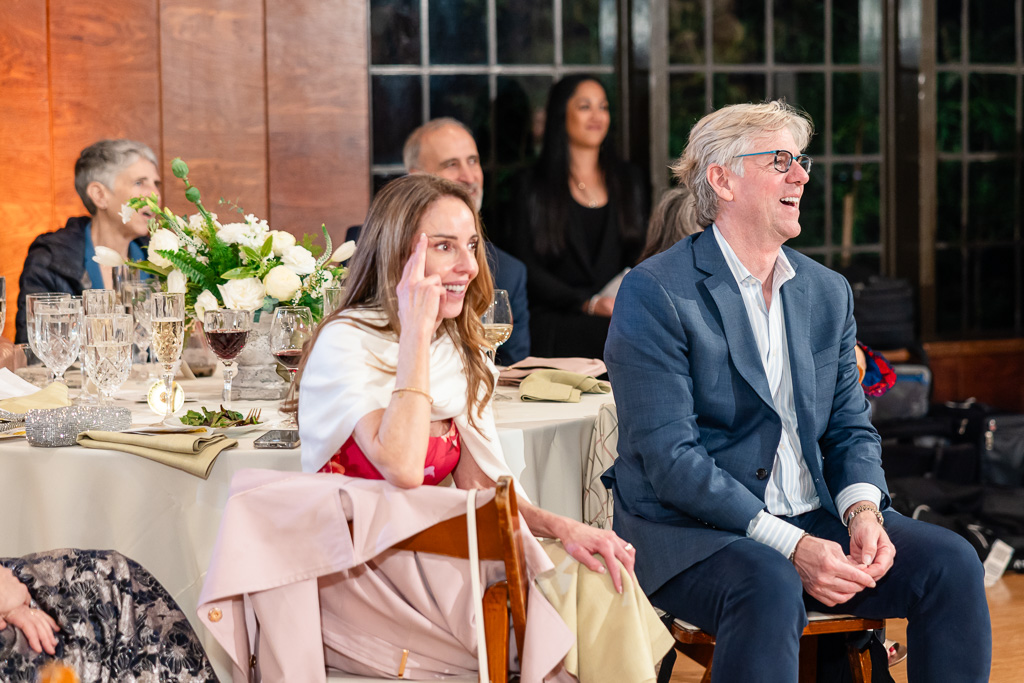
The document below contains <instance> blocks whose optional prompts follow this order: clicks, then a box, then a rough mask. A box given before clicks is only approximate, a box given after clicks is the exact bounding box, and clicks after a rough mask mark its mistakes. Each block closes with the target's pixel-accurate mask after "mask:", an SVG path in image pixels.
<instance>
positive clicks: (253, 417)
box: [245, 408, 263, 424]
mask: <svg viewBox="0 0 1024 683" xmlns="http://www.w3.org/2000/svg"><path fill="white" fill-rule="evenodd" d="M261 412H263V411H262V410H260V409H259V408H253V409H252V410H250V411H249V414H248V415H246V416H245V424H256V423H257V422H259V421H260V413H261Z"/></svg>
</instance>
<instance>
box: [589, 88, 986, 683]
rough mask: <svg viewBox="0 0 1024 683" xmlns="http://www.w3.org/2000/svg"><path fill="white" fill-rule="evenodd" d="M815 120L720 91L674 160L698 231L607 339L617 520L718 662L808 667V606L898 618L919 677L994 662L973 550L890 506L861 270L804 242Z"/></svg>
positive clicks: (659, 594)
mask: <svg viewBox="0 0 1024 683" xmlns="http://www.w3.org/2000/svg"><path fill="white" fill-rule="evenodd" d="M811 133H812V129H811V124H810V121H809V120H808V119H807V118H806V116H805V115H804V114H802V113H801V112H798V111H797V110H795V109H793V108H792V107H790V106H788V105H786V104H785V103H783V102H768V103H764V104H743V105H735V106H731V107H725V108H724V109H721V110H719V111H717V112H714V113H712V114H709V115H707V116H705V117H704V118H703V119H702V120H701V121H699V122H698V123H697V124H696V125H695V126H694V128H693V130H692V131H691V132H690V138H689V143H688V144H687V147H686V150H685V151H684V152H683V155H682V157H681V158H680V160H679V161H678V162H677V164H676V165H675V167H674V171H675V173H676V175H677V177H679V178H680V179H681V180H682V181H683V182H684V183H685V184H686V185H687V187H689V189H690V191H691V192H692V193H693V195H694V197H695V200H696V202H697V216H698V220H699V222H700V224H701V225H704V226H709V227H708V228H707V229H706V230H705V231H704V232H702V233H698V234H696V235H693V236H691V237H688V238H686V239H684V240H683V241H681V242H679V243H678V244H676V245H675V246H674V247H672V248H671V249H669V250H668V251H666V252H664V253H662V254H660V255H658V256H654V257H652V258H650V259H648V260H646V261H644V262H643V263H641V264H640V265H639V266H638V267H636V268H634V269H633V271H632V272H630V273H629V275H627V276H626V278H625V280H624V281H623V283H622V288H621V289H620V290H619V294H618V298H617V300H616V305H615V313H614V315H613V317H612V322H611V330H610V332H609V335H608V342H607V345H606V347H605V361H606V362H607V364H608V372H609V375H610V376H611V381H612V386H613V387H614V388H615V402H616V404H617V405H618V413H619V429H620V432H619V458H618V460H617V461H616V463H615V465H614V466H613V467H612V468H611V469H610V470H609V471H608V473H607V474H606V483H609V484H611V485H612V487H613V491H614V497H615V521H614V525H615V530H616V531H617V532H618V533H619V535H620V536H621V537H622V538H624V539H626V540H628V541H629V542H631V543H632V544H633V545H634V546H635V548H636V551H637V560H636V573H637V577H638V578H639V580H640V583H641V585H643V587H644V590H645V591H647V593H648V595H649V596H650V598H651V602H652V603H653V604H654V605H656V606H658V607H660V608H662V609H664V610H666V611H667V612H669V613H671V614H673V615H674V616H677V617H681V618H683V619H685V620H687V621H689V622H692V623H694V624H696V625H697V626H699V627H701V628H702V629H704V630H706V631H708V632H709V633H712V634H714V635H715V637H716V640H717V645H716V647H715V654H714V661H713V666H712V680H713V681H730V682H732V681H759V682H768V681H778V682H779V683H792V682H793V681H795V680H797V670H798V647H799V639H800V633H801V632H802V631H803V628H804V626H805V625H806V624H807V616H806V609H815V610H820V611H825V612H837V613H852V614H855V615H858V616H863V617H874V618H886V617H905V618H907V619H908V620H909V626H908V630H907V635H908V650H909V652H910V657H909V658H908V660H907V662H908V677H909V680H910V681H912V682H925V681H929V682H930V681H957V682H958V683H966V682H969V681H987V680H988V673H989V668H990V660H991V650H992V637H991V626H990V623H989V615H988V606H987V604H986V601H985V592H984V585H983V569H982V566H981V563H980V562H979V560H978V556H977V554H976V553H975V551H974V550H973V549H972V548H971V546H970V545H969V544H968V543H967V542H966V541H965V540H963V539H962V538H960V537H959V536H957V535H956V534H954V533H952V532H950V531H947V530H946V529H942V528H940V527H936V526H932V525H929V524H925V523H922V522H917V521H915V520H912V519H907V518H905V517H903V516H901V515H899V514H898V513H896V512H894V511H893V510H891V509H890V506H889V504H890V500H889V495H888V491H887V489H886V484H885V478H884V475H883V472H882V468H881V457H880V448H879V438H878V435H877V433H876V432H875V430H874V429H873V427H872V426H871V423H870V420H869V408H868V403H867V401H866V400H865V398H864V392H863V390H862V389H861V387H860V385H859V383H858V374H857V367H856V359H855V354H854V347H855V333H856V330H855V325H854V319H853V297H852V294H851V291H850V287H849V284H848V283H847V282H846V280H844V279H843V278H842V277H841V276H839V275H838V274H836V273H834V272H832V271H830V270H828V269H827V268H825V267H824V266H821V265H820V264H818V263H816V262H815V261H813V260H811V259H809V258H807V257H805V256H802V255H801V254H799V253H797V252H796V251H793V250H792V249H789V248H786V247H783V246H782V245H783V243H784V242H786V240H789V239H792V238H793V237H796V236H797V235H799V234H800V223H799V218H800V208H799V207H800V200H801V197H802V195H803V190H804V185H805V184H806V183H807V181H808V180H809V175H808V172H809V171H810V166H811V160H810V158H809V157H807V156H806V155H802V154H800V151H801V150H803V149H804V148H805V147H806V146H807V143H808V142H809V140H810V137H811Z"/></svg>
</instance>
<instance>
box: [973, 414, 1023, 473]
mask: <svg viewBox="0 0 1024 683" xmlns="http://www.w3.org/2000/svg"><path fill="white" fill-rule="evenodd" d="M986 426H987V427H988V429H986V431H985V433H984V434H983V435H982V442H983V443H982V451H981V481H982V482H983V483H986V484H996V485H999V486H1021V485H1024V415H1013V414H1002V415H995V416H993V417H991V418H990V420H989V422H988V424H987V425H986Z"/></svg>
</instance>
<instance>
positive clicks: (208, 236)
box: [97, 158, 355, 320]
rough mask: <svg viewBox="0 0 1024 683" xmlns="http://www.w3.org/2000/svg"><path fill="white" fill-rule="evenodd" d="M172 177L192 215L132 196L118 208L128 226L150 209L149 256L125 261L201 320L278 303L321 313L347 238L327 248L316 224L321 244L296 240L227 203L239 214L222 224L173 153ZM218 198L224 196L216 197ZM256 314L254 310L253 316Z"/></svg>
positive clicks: (347, 251)
mask: <svg viewBox="0 0 1024 683" xmlns="http://www.w3.org/2000/svg"><path fill="white" fill-rule="evenodd" d="M171 171H172V173H173V174H174V177H175V178H178V179H180V180H181V181H182V182H184V184H185V197H186V199H188V200H189V201H190V202H192V203H193V204H195V206H196V208H197V209H198V212H197V213H195V214H192V215H191V216H189V217H188V218H185V217H183V216H178V215H175V214H174V213H173V212H172V211H171V210H170V209H169V208H166V207H164V208H160V206H159V204H157V201H156V196H155V195H151V196H149V197H133V198H132V199H130V200H129V201H128V203H127V204H126V205H123V206H122V207H121V219H122V220H123V221H124V222H125V223H127V222H128V221H129V220H131V218H132V217H133V216H134V215H135V212H137V211H139V210H140V209H144V208H145V209H148V210H149V211H151V212H152V213H153V216H154V217H153V218H152V219H150V224H149V227H150V241H149V249H148V259H147V260H144V261H129V262H128V263H127V265H129V266H132V267H134V268H138V269H139V270H142V271H145V272H147V273H150V274H151V275H154V276H156V277H158V278H160V280H161V283H162V285H163V288H164V289H166V290H167V291H168V292H182V293H183V294H184V295H185V308H186V316H188V318H190V319H196V320H202V318H203V315H204V314H205V312H206V311H208V310H213V309H216V308H222V307H223V308H230V309H244V310H250V311H261V310H267V311H269V310H273V309H274V308H275V307H276V306H278V305H279V304H280V305H293V306H308V307H309V309H310V311H311V312H312V314H313V317H314V319H316V320H320V318H321V317H322V314H323V291H324V289H325V288H326V287H328V286H330V285H331V284H332V283H335V282H338V281H339V280H341V279H342V278H344V277H345V274H346V268H345V267H344V266H342V265H341V262H342V261H346V260H347V259H348V258H350V257H351V256H352V254H353V253H354V252H355V243H354V242H351V241H350V242H345V243H344V244H342V245H341V246H340V247H338V249H337V251H334V252H332V251H331V237H330V235H328V233H327V228H326V227H325V226H322V225H321V228H320V229H321V230H322V231H323V235H324V242H325V245H324V247H322V248H321V247H319V246H318V245H315V244H313V240H312V237H311V236H309V235H306V236H305V237H304V238H303V240H302V242H301V243H298V242H297V241H296V239H295V237H294V236H293V235H292V234H291V233H288V232H284V231H282V230H271V229H270V226H269V225H267V221H265V220H261V219H259V218H257V217H256V216H254V215H253V214H245V212H244V211H243V210H242V209H241V208H239V207H237V206H234V205H230V206H231V208H232V209H233V210H234V211H237V212H238V213H240V214H242V215H243V216H244V218H243V220H242V221H241V222H235V223H221V222H220V220H219V217H218V216H217V214H215V213H211V212H210V211H208V210H207V209H206V207H204V206H203V203H202V201H201V200H200V194H199V189H198V188H196V187H194V186H193V185H192V184H191V183H190V182H189V180H188V166H187V165H186V164H185V162H184V161H182V160H181V159H180V158H176V159H175V160H174V161H173V162H171ZM222 203H224V202H223V200H222ZM101 249H102V248H101V247H98V248H97V251H98V252H99V253H97V260H98V261H100V262H101V263H106V262H107V261H108V260H116V263H113V262H111V263H110V264H109V265H120V264H121V257H120V255H118V254H117V253H116V252H114V251H113V250H107V251H110V252H111V253H110V254H106V253H105V252H100V250H101ZM255 316H256V317H258V316H259V314H258V313H256V314H255Z"/></svg>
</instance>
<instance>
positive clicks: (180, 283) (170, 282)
mask: <svg viewBox="0 0 1024 683" xmlns="http://www.w3.org/2000/svg"><path fill="white" fill-rule="evenodd" d="M187 284H188V278H187V277H185V273H183V272H181V271H180V270H178V269H177V268H175V269H174V270H172V271H171V272H170V274H169V275H168V276H167V291H168V292H170V293H171V294H184V293H185V289H186V285H187Z"/></svg>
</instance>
